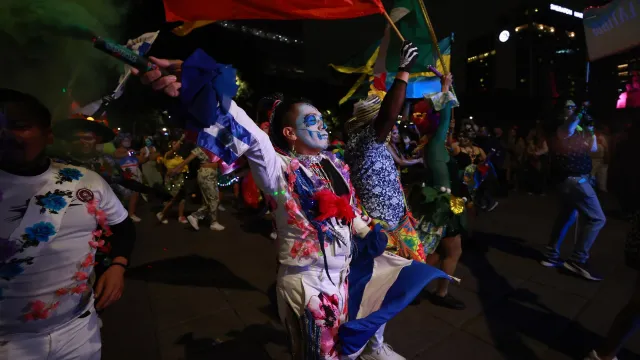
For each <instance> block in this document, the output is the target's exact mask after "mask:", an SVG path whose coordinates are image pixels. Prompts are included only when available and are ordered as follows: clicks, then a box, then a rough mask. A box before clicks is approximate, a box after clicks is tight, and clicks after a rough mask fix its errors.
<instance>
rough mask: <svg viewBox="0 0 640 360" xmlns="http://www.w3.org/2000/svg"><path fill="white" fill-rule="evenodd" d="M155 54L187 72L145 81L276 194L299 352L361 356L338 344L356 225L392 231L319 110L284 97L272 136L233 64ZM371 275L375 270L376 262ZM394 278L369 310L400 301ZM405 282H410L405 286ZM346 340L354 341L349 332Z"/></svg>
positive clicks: (283, 280)
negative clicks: (357, 187) (239, 98)
mask: <svg viewBox="0 0 640 360" xmlns="http://www.w3.org/2000/svg"><path fill="white" fill-rule="evenodd" d="M152 61H155V62H156V64H157V65H159V66H163V67H169V66H171V67H170V69H171V70H173V71H174V74H178V75H180V74H181V75H182V79H181V80H178V77H177V76H176V75H170V76H164V77H163V76H162V75H161V73H160V71H159V70H152V71H150V72H148V73H146V74H145V75H144V77H143V81H144V82H145V83H150V84H151V86H152V87H153V88H154V89H156V90H162V91H164V92H165V93H167V94H168V95H170V96H174V97H178V96H180V98H181V100H182V102H183V103H184V104H185V106H186V107H187V108H188V110H189V112H190V113H191V114H193V115H194V116H195V117H196V119H197V120H198V121H199V123H201V124H208V126H209V127H208V128H206V129H205V130H204V131H203V132H201V133H200V136H199V139H198V143H199V145H201V146H206V147H207V149H210V150H212V151H213V152H214V153H216V155H218V156H220V157H221V158H222V160H223V161H225V162H227V163H233V162H234V161H235V159H237V158H238V157H239V156H241V155H243V154H244V155H245V156H246V157H247V159H248V161H249V165H250V167H251V171H252V173H253V175H254V178H255V180H256V183H257V184H258V186H259V187H260V188H261V189H262V190H263V191H264V192H265V194H268V196H269V201H270V202H271V203H272V208H273V209H274V215H275V221H276V224H277V231H278V261H279V270H278V271H279V272H278V277H277V297H278V309H279V314H280V318H281V320H282V322H283V324H284V325H285V327H286V329H287V332H288V334H289V339H290V341H291V349H292V353H293V358H294V359H338V358H351V359H355V358H356V357H357V356H358V355H359V352H361V351H362V348H360V349H358V350H357V351H355V352H350V353H345V352H344V350H341V349H340V347H339V346H337V342H338V330H339V329H340V326H341V325H343V324H344V323H345V322H346V321H347V316H348V304H349V300H348V285H347V274H348V272H349V263H350V261H351V258H352V248H353V241H354V239H353V233H354V232H355V233H360V235H361V237H362V238H364V239H369V240H370V241H369V242H373V241H374V240H371V237H373V238H374V239H375V240H379V236H383V239H384V234H382V233H381V232H380V229H379V227H378V228H377V229H375V228H374V230H373V231H371V230H370V229H369V227H368V226H367V224H366V222H365V221H363V220H362V218H361V217H360V216H358V215H357V214H356V211H355V210H356V209H355V205H356V204H355V197H354V191H353V190H352V187H351V184H350V181H349V172H348V168H347V166H346V165H345V164H344V163H343V162H342V161H340V160H339V159H337V158H335V156H332V155H331V153H325V152H323V150H324V149H325V148H326V147H327V146H328V133H327V131H326V126H325V124H324V121H323V119H322V115H321V114H320V112H319V111H318V110H317V109H316V108H315V107H313V106H312V105H310V104H309V102H307V101H304V100H292V101H282V100H281V99H276V100H275V101H274V103H273V111H272V119H271V139H270V138H269V136H268V135H267V134H265V133H264V132H263V131H262V130H261V129H260V128H259V127H258V126H257V125H256V124H255V123H254V122H253V120H251V119H250V118H249V117H248V115H247V114H246V113H245V112H244V111H243V110H242V109H241V108H239V107H238V106H237V105H236V103H235V102H233V101H232V100H231V98H232V97H233V96H234V95H235V92H236V91H237V86H236V85H235V74H234V73H235V71H234V70H233V69H232V68H230V67H229V66H226V65H221V64H218V63H216V62H215V61H214V60H213V59H212V58H210V57H209V56H208V55H207V54H206V53H204V52H203V51H202V50H197V51H196V52H195V53H194V54H193V55H191V56H190V57H189V58H188V59H187V60H186V61H185V62H184V64H183V63H182V62H180V61H173V62H170V61H168V60H156V59H153V58H152ZM383 241H384V240H383ZM365 242H367V241H366V240H365ZM389 256H393V255H389ZM395 258H397V259H400V260H402V261H406V260H405V259H402V258H399V257H395ZM406 268H411V266H410V264H407V265H406V266H405V267H404V268H402V270H401V272H400V273H399V274H400V275H398V273H396V277H390V278H387V279H388V280H387V282H391V283H393V281H394V280H396V279H399V278H400V277H402V274H403V272H404V270H405V269H406ZM369 275H370V276H371V277H375V276H376V273H375V270H374V274H373V275H371V274H369ZM440 276H446V275H444V274H443V273H440V272H438V271H437V270H434V271H433V272H432V273H431V276H430V279H432V278H435V277H440ZM390 279H391V280H390ZM430 279H429V280H430ZM383 282H384V281H383ZM396 282H397V280H396ZM375 284H377V286H381V283H377V282H373V284H372V287H374V286H375ZM389 285H391V284H388V285H387V286H386V288H385V287H384V286H381V288H380V289H379V290H381V291H378V292H377V294H378V296H384V294H385V293H386V294H387V296H384V301H382V299H380V300H381V301H380V302H377V305H373V306H369V308H371V307H375V306H377V307H378V308H380V306H382V305H385V304H387V300H388V299H395V297H393V295H394V294H396V293H395V292H393V291H391V290H392V289H395V288H394V287H393V286H389ZM402 285H403V289H404V285H405V284H404V283H403V284H402ZM387 290H388V291H387ZM406 293H407V292H403V295H402V298H401V301H402V304H398V306H396V307H394V306H388V308H387V309H386V310H387V311H382V310H381V311H375V312H374V313H375V314H384V316H381V317H380V318H376V320H380V321H382V323H378V324H376V325H377V327H376V328H374V329H373V332H372V333H368V332H367V331H358V330H357V328H354V329H350V330H352V332H351V336H347V337H346V339H347V340H353V339H354V338H355V337H357V336H354V335H353V331H355V333H356V335H361V336H362V337H370V336H371V335H373V333H374V332H375V331H376V330H377V328H378V327H379V326H380V325H382V324H383V323H384V322H386V321H387V320H388V318H389V317H391V316H393V315H394V314H396V313H397V312H398V311H400V310H401V309H402V308H403V307H404V306H403V305H404V302H405V301H406V300H407V298H406V296H405V295H406ZM390 301H392V300H390ZM409 301H410V300H409ZM362 302H363V303H364V302H365V301H364V300H363V301H362ZM370 305H371V304H370ZM394 305H395V303H394ZM361 306H363V305H362V304H361ZM368 330H369V329H368ZM348 333H350V332H349V331H347V334H348ZM360 339H361V338H358V340H360ZM367 340H368V338H366V339H365V344H366V341H367ZM343 343H349V344H351V342H346V341H345V339H344V338H343ZM362 347H364V344H363V345H362ZM348 348H349V349H354V348H355V347H354V346H352V347H348Z"/></svg>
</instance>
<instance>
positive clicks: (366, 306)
mask: <svg viewBox="0 0 640 360" xmlns="http://www.w3.org/2000/svg"><path fill="white" fill-rule="evenodd" d="M374 263H375V266H374ZM394 273H397V277H395V278H394V277H393V276H389V274H394ZM376 277H380V278H379V279H395V280H394V281H393V283H392V284H389V283H385V281H386V280H383V281H380V280H376ZM437 278H448V276H447V274H445V273H444V272H442V271H440V270H438V269H436V268H434V267H431V266H429V265H426V264H423V263H419V262H415V261H411V260H405V259H400V258H398V257H397V256H395V255H392V254H389V253H384V254H382V255H381V256H379V257H376V258H372V257H370V256H368V255H367V254H362V253H360V254H359V256H358V257H356V258H355V259H354V260H353V261H352V262H351V269H350V273H349V319H350V320H349V321H348V322H346V323H345V324H343V325H342V326H340V330H339V333H338V334H339V337H340V341H341V344H342V352H343V354H344V355H346V356H351V355H354V356H355V355H358V354H359V353H360V352H361V351H362V350H363V349H364V347H365V345H366V344H367V342H368V341H369V339H371V337H372V336H373V335H374V334H375V332H376V331H377V330H378V329H379V328H380V326H382V325H383V324H386V323H387V322H388V321H389V320H391V319H392V318H393V317H394V316H396V315H397V314H398V313H399V312H400V311H402V310H403V309H404V308H405V307H407V306H408V305H409V304H410V303H411V302H412V301H413V300H414V299H415V298H416V296H418V295H419V294H420V292H421V291H422V289H424V287H425V286H427V284H429V283H430V282H431V281H432V280H434V279H437ZM370 284H375V286H373V287H369V288H367V285H370ZM380 291H386V293H385V294H384V295H383V296H384V298H383V300H382V302H381V303H380V304H375V301H371V299H369V298H367V295H365V293H367V294H376V295H378V296H380V295H381V294H380ZM365 298H366V300H367V301H363V299H365ZM372 303H373V304H372ZM358 316H360V317H359V318H358Z"/></svg>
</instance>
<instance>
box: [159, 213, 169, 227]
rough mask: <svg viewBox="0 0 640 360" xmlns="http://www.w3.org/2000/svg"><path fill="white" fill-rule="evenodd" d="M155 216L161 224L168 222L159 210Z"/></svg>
mask: <svg viewBox="0 0 640 360" xmlns="http://www.w3.org/2000/svg"><path fill="white" fill-rule="evenodd" d="M156 217H157V218H158V221H160V222H161V223H163V224H165V225H166V224H168V223H169V220H167V219H165V218H164V216H163V215H162V212H159V213H157V214H156Z"/></svg>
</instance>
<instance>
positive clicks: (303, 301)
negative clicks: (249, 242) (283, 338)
mask: <svg viewBox="0 0 640 360" xmlns="http://www.w3.org/2000/svg"><path fill="white" fill-rule="evenodd" d="M329 274H330V275H331V280H333V283H332V282H331V280H330V279H329V277H328V276H327V274H326V273H325V270H324V269H323V268H322V267H313V266H309V267H305V268H299V267H295V266H286V265H281V266H280V269H279V271H278V281H277V285H276V295H277V299H278V314H279V315H280V320H281V321H282V324H284V326H285V328H286V330H287V335H288V337H289V343H290V350H291V355H292V359H294V360H298V359H304V360H306V359H314V360H315V359H318V360H329V359H336V360H337V359H340V353H339V346H338V328H339V327H340V325H341V324H343V323H345V322H346V321H347V316H348V312H347V304H348V298H347V297H348V286H347V269H344V270H334V271H332V270H331V269H330V270H329ZM334 284H335V285H334Z"/></svg>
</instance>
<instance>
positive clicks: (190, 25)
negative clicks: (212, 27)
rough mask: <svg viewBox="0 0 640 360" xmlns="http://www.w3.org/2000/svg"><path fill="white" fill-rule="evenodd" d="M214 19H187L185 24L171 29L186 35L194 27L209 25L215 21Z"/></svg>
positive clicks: (180, 34)
mask: <svg viewBox="0 0 640 360" xmlns="http://www.w3.org/2000/svg"><path fill="white" fill-rule="evenodd" d="M214 22H215V21H213V20H196V21H186V22H185V23H184V24H182V25H180V26H178V27H177V28H175V29H173V30H171V32H173V33H174V34H176V35H178V36H186V35H188V34H189V33H190V32H192V31H193V30H194V29H197V28H199V27H203V26H207V25H209V24H211V23H214Z"/></svg>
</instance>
